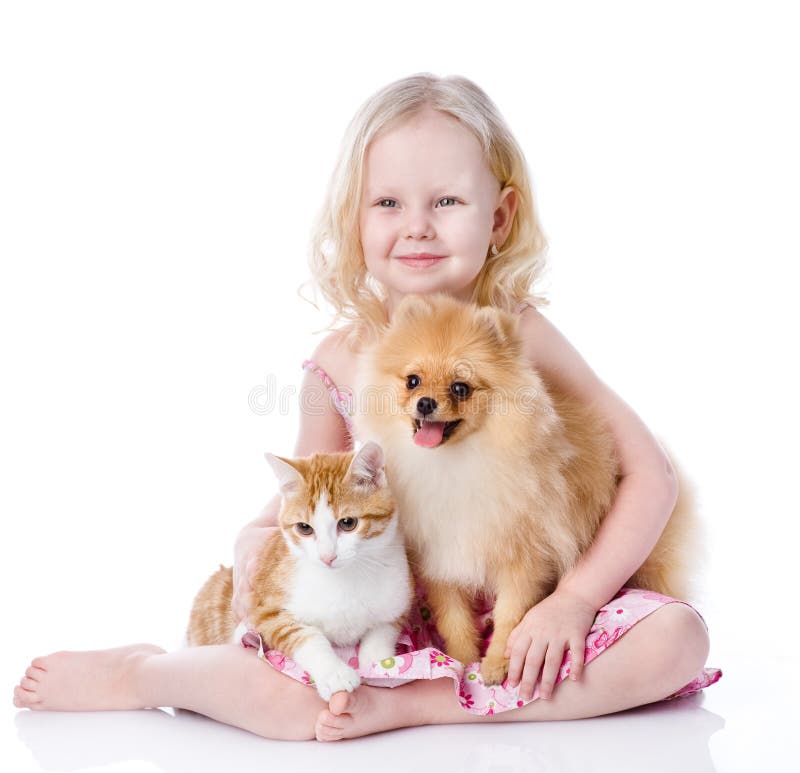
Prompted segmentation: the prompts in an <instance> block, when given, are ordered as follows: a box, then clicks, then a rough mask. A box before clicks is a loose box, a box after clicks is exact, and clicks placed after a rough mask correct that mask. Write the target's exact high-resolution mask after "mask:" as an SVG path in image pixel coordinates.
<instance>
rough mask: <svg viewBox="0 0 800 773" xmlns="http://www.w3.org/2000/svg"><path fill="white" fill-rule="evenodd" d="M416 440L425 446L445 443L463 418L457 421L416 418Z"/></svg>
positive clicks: (429, 446) (418, 443) (430, 446)
mask: <svg viewBox="0 0 800 773" xmlns="http://www.w3.org/2000/svg"><path fill="white" fill-rule="evenodd" d="M413 421H414V442H415V443H416V444H417V445H418V446H422V447H423V448H435V447H436V446H438V445H441V444H442V443H444V441H445V440H447V438H449V437H450V435H452V434H453V430H455V428H456V427H457V426H458V425H459V424H461V421H462V419H456V420H455V421H428V420H427V419H423V420H420V419H414V420H413Z"/></svg>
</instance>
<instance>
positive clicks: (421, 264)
mask: <svg viewBox="0 0 800 773" xmlns="http://www.w3.org/2000/svg"><path fill="white" fill-rule="evenodd" d="M446 257H447V256H446V255H433V254H432V253H430V252H418V253H410V254H409V255H398V256H397V260H399V261H400V262H401V263H403V264H404V265H406V266H411V267H412V268H427V267H428V266H434V265H436V264H437V263H439V262H440V261H442V260H444V259H445V258H446Z"/></svg>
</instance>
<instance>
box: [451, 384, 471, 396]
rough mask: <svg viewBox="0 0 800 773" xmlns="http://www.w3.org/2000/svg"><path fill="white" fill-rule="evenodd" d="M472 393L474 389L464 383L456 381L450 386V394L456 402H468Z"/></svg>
mask: <svg viewBox="0 0 800 773" xmlns="http://www.w3.org/2000/svg"><path fill="white" fill-rule="evenodd" d="M471 392H472V387H471V386H470V385H469V384H466V383H464V382H463V381H454V382H453V383H452V384H450V393H451V394H452V395H453V397H455V398H456V400H466V399H467V398H468V397H469V396H470V394H471Z"/></svg>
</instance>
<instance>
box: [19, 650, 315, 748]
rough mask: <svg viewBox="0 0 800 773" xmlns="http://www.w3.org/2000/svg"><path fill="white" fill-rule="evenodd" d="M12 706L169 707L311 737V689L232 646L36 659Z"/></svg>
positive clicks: (267, 731)
mask: <svg viewBox="0 0 800 773" xmlns="http://www.w3.org/2000/svg"><path fill="white" fill-rule="evenodd" d="M14 704H15V705H16V706H18V707H19V708H31V709H36V710H46V711H47V710H49V711H108V710H115V709H142V708H155V707H158V706H174V707H176V708H182V709H189V710H190V711H196V712H198V713H199V714H205V715H206V716H208V717H211V718H212V719H216V720H219V721H220V722H225V723H227V724H229V725H235V726H236V727H241V728H243V729H244V730H249V731H251V732H253V733H257V734H258V735H262V736H264V737H266V738H277V739H285V740H303V739H311V738H313V737H314V722H315V719H316V717H317V715H318V714H319V712H320V710H321V709H322V708H324V706H325V703H324V702H323V701H322V699H321V698H320V697H319V695H318V694H317V692H316V690H314V689H312V688H309V687H307V686H306V685H304V684H300V683H299V682H296V681H294V680H293V679H290V678H289V677H287V676H284V675H283V674H281V673H280V672H278V671H276V670H275V669H273V668H271V667H270V666H269V665H268V664H267V663H264V662H262V661H261V660H260V659H259V658H258V657H257V655H256V652H255V650H245V649H243V648H242V647H237V646H235V645H232V644H223V645H217V646H209V647H187V648H185V649H181V650H177V651H176V652H164V650H162V649H160V648H158V647H155V646H153V645H150V644H136V645H131V646H129V647H120V648H117V649H111V650H97V651H93V652H56V653H53V654H52V655H48V656H47V657H43V658H36V659H35V660H34V661H33V663H31V666H30V667H29V668H28V670H27V671H26V675H25V677H24V678H23V679H22V681H21V682H20V684H19V686H18V687H16V688H15V690H14Z"/></svg>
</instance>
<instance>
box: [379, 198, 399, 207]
mask: <svg viewBox="0 0 800 773" xmlns="http://www.w3.org/2000/svg"><path fill="white" fill-rule="evenodd" d="M395 204H397V202H396V201H395V200H394V199H381V200H380V201H379V202H378V206H379V207H383V208H384V209H390V208H392V207H393V206H394V205H395Z"/></svg>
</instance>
